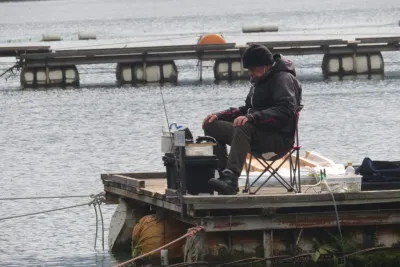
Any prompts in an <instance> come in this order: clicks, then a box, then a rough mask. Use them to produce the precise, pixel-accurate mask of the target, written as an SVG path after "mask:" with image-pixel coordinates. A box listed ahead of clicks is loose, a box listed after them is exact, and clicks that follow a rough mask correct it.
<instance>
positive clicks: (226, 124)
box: [203, 44, 302, 195]
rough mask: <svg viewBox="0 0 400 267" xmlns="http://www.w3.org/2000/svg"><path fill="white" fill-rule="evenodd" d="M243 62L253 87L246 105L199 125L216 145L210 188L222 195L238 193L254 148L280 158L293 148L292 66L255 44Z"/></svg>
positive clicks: (297, 98) (295, 92)
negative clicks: (215, 173) (215, 166)
mask: <svg viewBox="0 0 400 267" xmlns="http://www.w3.org/2000/svg"><path fill="white" fill-rule="evenodd" d="M242 62H243V67H244V68H246V69H247V70H248V73H249V76H250V82H251V87H250V92H249V93H248V95H247V98H246V101H245V105H244V106H241V107H239V108H229V109H227V110H224V111H221V112H217V113H213V114H209V115H207V116H206V118H205V119H204V121H203V129H204V133H205V135H209V136H212V137H214V138H215V139H216V140H217V146H216V147H215V151H214V152H215V154H216V156H217V158H218V170H219V173H220V177H219V178H218V179H210V180H209V185H210V186H211V187H212V188H213V189H214V190H215V191H217V192H218V193H220V194H225V195H235V194H236V193H237V192H238V179H239V176H240V174H241V172H242V168H243V165H244V163H245V160H246V156H247V153H248V152H250V151H251V150H252V148H253V149H256V151H257V152H260V153H265V152H275V153H279V152H282V151H285V150H288V149H290V148H291V147H292V145H293V142H294V131H295V122H294V120H295V111H296V109H297V107H298V106H299V105H300V104H301V103H300V102H301V92H302V88H301V84H300V82H299V81H298V80H297V78H296V72H295V68H294V65H293V63H292V62H291V61H289V60H287V59H285V58H284V57H283V56H282V55H280V54H275V55H272V54H271V52H270V51H269V50H268V48H267V47H265V46H262V45H257V44H254V45H250V46H249V47H248V48H247V49H246V50H245V52H244V54H243V57H242ZM227 144H228V145H230V146H231V150H230V153H229V156H228V155H227V148H226V145H227Z"/></svg>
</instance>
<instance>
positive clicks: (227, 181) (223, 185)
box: [208, 170, 239, 195]
mask: <svg viewBox="0 0 400 267" xmlns="http://www.w3.org/2000/svg"><path fill="white" fill-rule="evenodd" d="M238 179H239V176H237V175H235V174H234V173H233V172H232V171H230V170H224V171H223V172H222V176H221V177H220V178H218V179H214V178H213V179H210V180H209V181H208V184H209V185H210V187H211V188H212V189H214V190H215V191H217V192H218V193H220V194H222V195H236V194H237V192H239V188H238Z"/></svg>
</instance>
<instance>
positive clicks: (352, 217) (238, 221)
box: [186, 210, 400, 232]
mask: <svg viewBox="0 0 400 267" xmlns="http://www.w3.org/2000/svg"><path fill="white" fill-rule="evenodd" d="M339 219H340V225H341V226H362V225H387V224H399V223H400V210H353V211H340V212H339ZM186 221H187V222H188V223H191V224H194V225H196V224H201V225H203V226H204V227H205V228H206V229H205V230H206V232H225V231H252V230H264V229H274V230H275V229H295V228H319V227H337V218H336V214H335V212H334V211H330V212H319V213H312V212H309V213H293V214H275V215H272V216H261V215H252V216H243V215H242V216H214V217H210V216H207V217H202V218H187V219H186Z"/></svg>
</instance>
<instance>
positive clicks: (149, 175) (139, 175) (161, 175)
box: [111, 172, 167, 180]
mask: <svg viewBox="0 0 400 267" xmlns="http://www.w3.org/2000/svg"><path fill="white" fill-rule="evenodd" d="M111 174H117V175H123V176H127V177H131V178H136V179H144V180H146V179H165V178H166V177H167V174H166V172H129V173H111Z"/></svg>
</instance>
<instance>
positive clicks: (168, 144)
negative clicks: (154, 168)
mask: <svg viewBox="0 0 400 267" xmlns="http://www.w3.org/2000/svg"><path fill="white" fill-rule="evenodd" d="M173 140H174V139H173V136H172V133H171V134H170V133H169V132H166V133H165V132H163V135H162V136H161V152H163V153H170V152H171V151H172V146H173Z"/></svg>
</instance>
